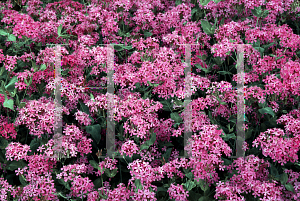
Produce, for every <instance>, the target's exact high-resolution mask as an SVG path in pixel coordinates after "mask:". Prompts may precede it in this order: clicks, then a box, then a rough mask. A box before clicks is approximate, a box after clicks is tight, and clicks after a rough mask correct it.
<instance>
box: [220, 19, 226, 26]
mask: <svg viewBox="0 0 300 201" xmlns="http://www.w3.org/2000/svg"><path fill="white" fill-rule="evenodd" d="M224 20H225V18H224V17H223V18H222V19H221V22H220V26H222V25H223V24H224Z"/></svg>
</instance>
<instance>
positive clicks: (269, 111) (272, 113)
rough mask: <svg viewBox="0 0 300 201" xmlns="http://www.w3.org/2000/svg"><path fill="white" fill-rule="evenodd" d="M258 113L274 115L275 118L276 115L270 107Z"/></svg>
mask: <svg viewBox="0 0 300 201" xmlns="http://www.w3.org/2000/svg"><path fill="white" fill-rule="evenodd" d="M258 111H259V112H260V113H261V114H265V113H267V114H270V115H272V116H273V117H274V116H275V114H274V112H273V110H272V108H270V107H265V108H262V109H259V110H258Z"/></svg>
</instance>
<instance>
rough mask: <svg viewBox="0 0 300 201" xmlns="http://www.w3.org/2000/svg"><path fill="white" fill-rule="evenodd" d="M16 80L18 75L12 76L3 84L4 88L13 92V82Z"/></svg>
mask: <svg viewBox="0 0 300 201" xmlns="http://www.w3.org/2000/svg"><path fill="white" fill-rule="evenodd" d="M16 82H18V77H16V76H14V77H13V78H12V79H11V80H10V81H9V83H8V84H7V85H6V86H5V89H6V90H7V91H9V92H13V91H14V89H15V83H16Z"/></svg>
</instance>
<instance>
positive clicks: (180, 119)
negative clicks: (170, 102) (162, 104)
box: [171, 112, 182, 123]
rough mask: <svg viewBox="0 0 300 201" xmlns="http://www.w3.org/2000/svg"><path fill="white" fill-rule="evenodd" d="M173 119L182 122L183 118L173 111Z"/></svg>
mask: <svg viewBox="0 0 300 201" xmlns="http://www.w3.org/2000/svg"><path fill="white" fill-rule="evenodd" d="M171 119H172V120H174V121H175V122H176V123H181V122H182V118H181V117H180V116H179V114H178V113H177V112H173V113H171Z"/></svg>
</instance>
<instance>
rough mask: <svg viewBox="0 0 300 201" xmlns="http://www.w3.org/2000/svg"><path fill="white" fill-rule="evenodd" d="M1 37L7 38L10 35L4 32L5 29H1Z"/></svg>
mask: <svg viewBox="0 0 300 201" xmlns="http://www.w3.org/2000/svg"><path fill="white" fill-rule="evenodd" d="M0 35H2V36H7V35H9V33H7V32H6V31H4V30H3V29H0Z"/></svg>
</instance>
